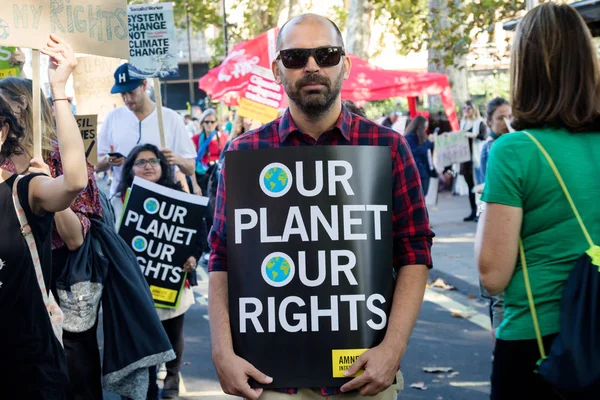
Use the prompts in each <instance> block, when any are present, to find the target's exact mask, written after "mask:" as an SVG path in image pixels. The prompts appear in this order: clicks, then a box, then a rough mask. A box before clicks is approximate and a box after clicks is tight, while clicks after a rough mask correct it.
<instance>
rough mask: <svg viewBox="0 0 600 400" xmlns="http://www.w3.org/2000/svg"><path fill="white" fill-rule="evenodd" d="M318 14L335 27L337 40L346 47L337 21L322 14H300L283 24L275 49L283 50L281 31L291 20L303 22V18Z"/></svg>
mask: <svg viewBox="0 0 600 400" xmlns="http://www.w3.org/2000/svg"><path fill="white" fill-rule="evenodd" d="M317 16H318V17H321V18H323V19H326V20H327V21H329V23H330V24H331V25H332V26H333V28H334V29H335V34H336V38H337V41H338V45H340V46H342V47H344V38H343V37H342V32H340V28H338V26H337V25H336V24H335V22H333V21H332V20H330V19H329V18H327V17H323V16H320V15H316V14H303V15H300V16H298V17H294V18H292V19H290V20H289V21H287V22H286V23H285V24H283V26H282V27H281V29H279V33H278V34H277V42H276V44H275V51H279V50H281V32H283V29H284V28H285V26H286V25H287V24H288V23H289V22H291V21H297V22H302V20H304V19H306V18H314V17H317Z"/></svg>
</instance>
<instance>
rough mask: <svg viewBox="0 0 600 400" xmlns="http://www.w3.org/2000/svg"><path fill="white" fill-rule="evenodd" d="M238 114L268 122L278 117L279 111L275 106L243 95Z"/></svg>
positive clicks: (264, 122)
mask: <svg viewBox="0 0 600 400" xmlns="http://www.w3.org/2000/svg"><path fill="white" fill-rule="evenodd" d="M238 114H239V115H241V116H242V117H247V118H252V119H255V120H258V121H260V122H262V123H263V124H266V123H267V122H271V121H273V120H274V119H275V118H277V115H278V112H277V109H276V108H274V107H269V106H267V105H264V104H261V103H258V102H256V101H254V100H249V99H246V98H243V97H242V99H241V100H240V108H239V109H238Z"/></svg>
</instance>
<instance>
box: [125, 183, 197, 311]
mask: <svg viewBox="0 0 600 400" xmlns="http://www.w3.org/2000/svg"><path fill="white" fill-rule="evenodd" d="M207 203H208V198H206V197H200V196H194V195H191V194H187V193H184V192H180V191H177V190H173V189H169V188H166V187H164V186H161V185H157V184H156V183H152V182H149V181H147V180H144V179H141V178H137V177H136V178H135V179H134V181H133V185H132V186H131V191H130V193H129V197H128V199H127V204H126V206H125V210H124V212H123V220H122V221H121V225H120V228H119V235H120V236H121V237H122V238H123V239H124V240H125V242H126V243H129V245H130V246H131V248H132V249H133V252H134V253H135V255H136V256H137V260H138V262H139V264H140V268H141V269H142V273H143V274H144V276H145V278H146V281H147V282H148V285H150V291H151V292H152V298H153V299H154V304H155V305H156V306H157V307H161V308H176V307H177V305H178V303H179V299H180V297H181V296H180V294H181V289H182V288H183V284H184V283H185V276H186V274H185V272H184V271H183V264H184V263H185V261H186V260H187V259H188V257H190V256H191V255H192V254H194V253H195V251H196V247H197V243H198V235H199V232H198V226H199V225H200V221H201V220H202V218H203V216H204V214H205V207H206V204H207Z"/></svg>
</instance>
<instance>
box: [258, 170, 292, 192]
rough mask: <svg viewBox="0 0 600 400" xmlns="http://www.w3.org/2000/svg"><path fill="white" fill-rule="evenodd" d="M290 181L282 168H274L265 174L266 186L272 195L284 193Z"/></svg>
mask: <svg viewBox="0 0 600 400" xmlns="http://www.w3.org/2000/svg"><path fill="white" fill-rule="evenodd" d="M288 181H289V178H288V175H287V173H286V172H285V171H284V170H283V169H282V168H278V167H273V168H271V169H269V170H268V171H267V172H266V173H265V177H264V184H265V187H266V188H267V190H268V191H270V192H271V193H279V192H281V191H283V190H284V189H285V188H286V187H287V184H288Z"/></svg>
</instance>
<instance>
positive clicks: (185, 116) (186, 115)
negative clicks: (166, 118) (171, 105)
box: [183, 114, 192, 119]
mask: <svg viewBox="0 0 600 400" xmlns="http://www.w3.org/2000/svg"><path fill="white" fill-rule="evenodd" d="M187 118H189V119H192V116H191V115H190V114H185V115H184V116H183V119H187Z"/></svg>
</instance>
